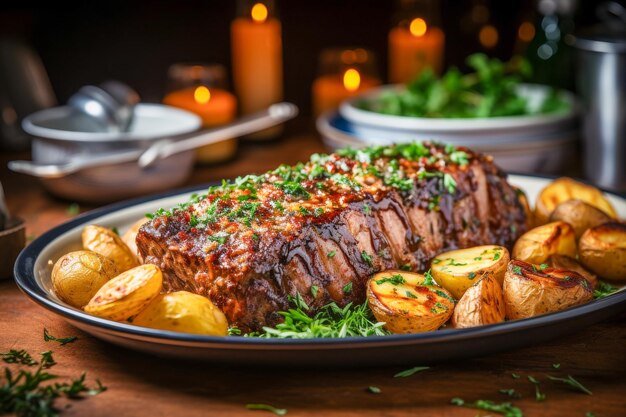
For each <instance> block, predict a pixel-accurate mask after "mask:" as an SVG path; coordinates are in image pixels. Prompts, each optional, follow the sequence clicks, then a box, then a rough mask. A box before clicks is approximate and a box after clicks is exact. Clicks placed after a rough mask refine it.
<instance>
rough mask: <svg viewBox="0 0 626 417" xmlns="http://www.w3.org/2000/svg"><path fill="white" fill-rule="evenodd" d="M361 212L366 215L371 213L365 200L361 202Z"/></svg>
mask: <svg viewBox="0 0 626 417" xmlns="http://www.w3.org/2000/svg"><path fill="white" fill-rule="evenodd" d="M363 213H364V214H366V215H367V216H369V215H370V214H372V208H371V207H370V205H369V204H367V202H365V203H363Z"/></svg>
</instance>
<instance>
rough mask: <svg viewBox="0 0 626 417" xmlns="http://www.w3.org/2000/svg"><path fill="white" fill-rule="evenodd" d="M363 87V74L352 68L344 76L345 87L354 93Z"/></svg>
mask: <svg viewBox="0 0 626 417" xmlns="http://www.w3.org/2000/svg"><path fill="white" fill-rule="evenodd" d="M360 85H361V74H359V72H358V71H357V70H355V69H354V68H350V69H349V70H347V71H346V72H345V73H344V74H343V86H344V87H345V88H346V90H348V91H350V92H352V91H356V90H358V89H359V86H360Z"/></svg>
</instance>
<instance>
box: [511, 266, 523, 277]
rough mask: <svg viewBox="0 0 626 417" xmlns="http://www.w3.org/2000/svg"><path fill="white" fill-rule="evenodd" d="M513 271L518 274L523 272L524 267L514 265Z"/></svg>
mask: <svg viewBox="0 0 626 417" xmlns="http://www.w3.org/2000/svg"><path fill="white" fill-rule="evenodd" d="M513 272H515V273H516V274H517V275H520V274H521V273H522V267H520V266H517V265H515V266H514V267H513Z"/></svg>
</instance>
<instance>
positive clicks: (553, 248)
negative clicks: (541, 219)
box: [513, 221, 576, 265]
mask: <svg viewBox="0 0 626 417" xmlns="http://www.w3.org/2000/svg"><path fill="white" fill-rule="evenodd" d="M551 255H567V256H571V257H573V258H574V257H576V235H575V234H574V229H573V228H572V226H570V225H569V224H567V223H565V222H560V221H559V222H552V223H548V224H544V225H543V226H539V227H535V228H534V229H530V230H529V231H528V232H526V233H524V234H523V235H522V236H520V238H519V239H517V242H515V246H513V259H517V260H520V261H524V262H530V263H532V264H537V265H538V264H542V263H545V262H546V261H547V260H548V258H549V257H550V256H551Z"/></svg>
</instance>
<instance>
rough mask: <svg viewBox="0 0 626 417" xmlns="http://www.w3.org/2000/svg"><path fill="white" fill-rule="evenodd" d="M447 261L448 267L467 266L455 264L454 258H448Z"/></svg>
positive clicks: (459, 263) (465, 264)
mask: <svg viewBox="0 0 626 417" xmlns="http://www.w3.org/2000/svg"><path fill="white" fill-rule="evenodd" d="M447 261H448V263H447V264H446V265H448V266H467V263H461V262H456V261H455V260H454V258H448V259H447Z"/></svg>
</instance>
